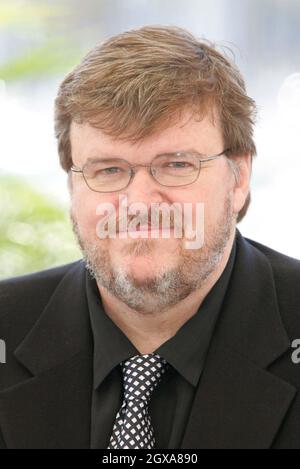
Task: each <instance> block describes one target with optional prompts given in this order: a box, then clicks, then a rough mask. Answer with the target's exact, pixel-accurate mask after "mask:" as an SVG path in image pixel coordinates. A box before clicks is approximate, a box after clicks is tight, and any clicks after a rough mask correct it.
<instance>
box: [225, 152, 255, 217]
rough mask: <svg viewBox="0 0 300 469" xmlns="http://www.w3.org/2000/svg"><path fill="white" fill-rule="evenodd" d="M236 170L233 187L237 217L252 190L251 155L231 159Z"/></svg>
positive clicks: (234, 207) (234, 208) (234, 209)
mask: <svg viewBox="0 0 300 469" xmlns="http://www.w3.org/2000/svg"><path fill="white" fill-rule="evenodd" d="M230 159H231V160H232V161H233V163H234V166H235V168H236V171H235V172H236V177H235V178H234V187H233V211H234V213H235V214H236V215H238V213H239V212H240V210H241V209H242V208H243V206H244V204H245V201H246V198H247V195H248V193H249V189H250V178H251V171H252V156H251V154H250V153H249V154H245V155H236V156H232V157H231V158H230Z"/></svg>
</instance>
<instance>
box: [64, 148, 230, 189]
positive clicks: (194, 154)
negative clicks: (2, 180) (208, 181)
mask: <svg viewBox="0 0 300 469" xmlns="http://www.w3.org/2000/svg"><path fill="white" fill-rule="evenodd" d="M229 151H230V149H229V148H227V149H226V150H223V151H222V152H221V153H218V154H217V155H212V156H206V157H205V158H203V156H199V153H195V152H174V154H175V155H176V154H180V153H189V154H190V155H192V156H194V157H196V158H197V159H198V160H199V161H200V165H199V168H198V174H197V176H196V178H195V180H194V181H193V182H188V183H187V184H182V185H175V186H169V185H166V184H161V183H160V182H159V181H158V180H157V179H156V178H155V176H154V174H153V172H154V168H153V166H152V165H153V162H154V161H155V160H156V159H157V158H158V157H160V156H162V155H156V156H155V157H154V158H153V160H152V161H151V163H150V164H135V165H132V164H131V163H129V161H127V160H124V159H123V158H112V159H113V160H119V161H125V162H126V164H127V165H128V167H129V168H130V179H129V181H128V183H127V184H126V186H124V187H122V189H117V190H114V191H99V190H96V189H93V188H92V187H91V186H90V185H89V183H88V181H87V179H86V176H85V174H84V168H85V166H86V165H84V166H83V167H82V168H78V167H76V166H75V165H72V166H71V168H70V170H71V171H72V172H73V173H81V174H82V176H83V179H84V181H85V183H86V185H87V186H88V188H89V189H90V190H91V191H93V192H100V193H103V194H106V193H110V192H119V191H122V190H124V189H127V187H128V186H129V184H130V183H131V182H132V180H133V178H134V176H135V174H136V171H134V168H136V167H138V166H141V167H143V168H149V171H148V172H149V174H150V175H151V176H152V178H153V179H154V181H155V182H157V184H159V185H160V186H163V187H185V186H190V185H191V184H194V183H195V182H196V181H197V180H198V178H199V175H200V170H201V164H202V163H206V162H207V161H212V160H216V159H217V158H220V157H221V156H226V157H227V155H225V153H228V152H229Z"/></svg>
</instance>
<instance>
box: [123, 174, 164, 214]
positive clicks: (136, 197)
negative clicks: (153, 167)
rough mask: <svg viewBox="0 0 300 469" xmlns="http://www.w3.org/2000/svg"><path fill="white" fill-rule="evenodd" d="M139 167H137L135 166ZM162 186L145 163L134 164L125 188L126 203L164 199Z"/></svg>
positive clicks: (146, 202)
mask: <svg viewBox="0 0 300 469" xmlns="http://www.w3.org/2000/svg"><path fill="white" fill-rule="evenodd" d="M137 167H139V168H137ZM165 189H166V188H164V187H163V186H162V185H161V184H159V183H158V182H157V181H156V180H155V179H154V177H153V176H152V174H151V173H150V168H149V167H148V166H146V165H135V166H134V168H133V175H132V178H131V181H130V183H129V185H128V187H127V188H126V195H127V200H128V203H131V202H132V203H133V202H143V203H145V204H147V205H148V204H149V203H151V202H152V203H153V202H162V201H163V200H165V198H166V197H165V194H164V190H165Z"/></svg>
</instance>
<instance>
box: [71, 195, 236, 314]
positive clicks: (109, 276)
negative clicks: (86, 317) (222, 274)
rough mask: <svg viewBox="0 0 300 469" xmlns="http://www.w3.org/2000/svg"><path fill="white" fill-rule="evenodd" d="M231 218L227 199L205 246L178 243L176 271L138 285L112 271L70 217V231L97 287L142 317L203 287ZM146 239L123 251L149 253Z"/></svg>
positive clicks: (123, 273)
mask: <svg viewBox="0 0 300 469" xmlns="http://www.w3.org/2000/svg"><path fill="white" fill-rule="evenodd" d="M234 219H235V218H234V215H233V212H232V204H231V199H230V196H228V197H227V199H226V202H225V206H224V211H223V214H222V216H221V217H220V220H219V222H218V224H217V226H216V227H215V229H214V231H213V232H212V233H210V234H206V235H205V238H206V239H205V244H204V246H203V247H202V248H200V249H185V248H184V247H183V243H181V244H180V248H179V249H180V253H179V262H178V265H177V266H176V268H169V269H161V271H159V272H158V273H157V275H155V276H154V277H153V278H151V279H147V281H144V282H141V281H138V280H137V279H135V278H134V277H133V276H131V275H130V274H129V273H128V272H127V271H125V270H124V269H122V268H121V267H120V268H116V269H115V268H113V267H112V265H111V260H110V256H109V253H108V252H107V250H106V249H104V248H103V247H102V246H101V242H100V243H96V242H95V241H92V242H91V241H89V240H83V239H82V238H81V236H80V231H79V226H78V224H77V222H76V220H75V218H74V216H73V215H72V214H71V221H72V225H73V231H74V233H75V236H76V238H77V241H78V244H79V246H80V249H81V251H82V254H83V258H84V261H85V264H86V268H87V270H88V271H89V273H90V274H91V276H92V277H93V278H94V279H95V280H96V281H97V284H98V285H101V286H102V287H104V288H106V289H107V290H108V292H109V293H110V294H112V295H113V296H115V297H116V298H118V299H119V300H120V301H122V302H123V303H125V304H126V305H127V306H128V307H130V308H132V309H133V310H135V311H137V312H140V313H143V314H153V313H157V312H163V311H165V310H167V309H169V308H170V307H171V306H173V305H175V304H177V303H179V302H180V301H181V300H183V299H184V298H186V297H187V296H188V295H190V294H191V293H192V292H194V291H195V290H197V289H199V288H201V287H203V285H204V284H205V283H206V281H207V279H208V278H209V277H210V275H211V274H212V273H213V272H214V271H215V270H216V268H217V266H218V264H219V263H220V261H221V259H222V257H223V254H224V251H225V248H226V246H227V244H228V241H229V239H230V237H231V233H232V229H233V226H234V225H233V221H234ZM154 242H159V241H154V240H151V239H150V240H149V239H138V240H135V241H134V240H133V241H132V243H131V244H130V246H128V247H127V249H129V250H130V253H131V254H132V255H135V256H137V255H139V254H149V253H151V250H152V245H151V243H154Z"/></svg>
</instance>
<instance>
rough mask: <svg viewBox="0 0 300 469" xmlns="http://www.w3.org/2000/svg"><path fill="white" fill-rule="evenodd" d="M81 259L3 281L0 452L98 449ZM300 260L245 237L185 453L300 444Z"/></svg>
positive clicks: (186, 437)
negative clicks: (299, 346) (297, 346)
mask: <svg viewBox="0 0 300 469" xmlns="http://www.w3.org/2000/svg"><path fill="white" fill-rule="evenodd" d="M84 275H85V268H84V264H83V262H82V261H77V262H75V263H72V264H69V265H65V266H62V267H59V268H55V269H50V270H47V271H43V272H38V273H35V274H31V275H27V276H23V277H19V278H15V279H10V280H6V281H2V282H1V283H0V338H2V339H4V340H5V341H6V345H7V363H6V364H0V448H89V446H90V415H91V396H92V378H93V366H92V362H93V356H92V354H93V345H92V333H91V330H90V323H89V314H88V309H87V300H86V296H85V290H84ZM298 338H299V339H300V261H297V260H295V259H292V258H290V257H287V256H284V255H283V254H280V253H278V252H276V251H273V250H272V249H270V248H268V247H266V246H263V245H261V244H259V243H256V242H254V241H251V240H248V239H246V238H243V237H242V236H241V234H240V233H239V231H237V256H236V263H235V266H234V269H233V272H232V278H231V281H230V285H229V288H228V291H227V294H226V297H225V302H224V304H223V309H222V312H221V315H220V319H219V321H218V324H217V327H216V331H215V333H214V336H213V339H212V342H211V346H210V349H209V352H208V355H207V359H206V363H205V369H204V372H203V375H202V378H201V382H200V386H199V388H198V390H197V393H196V397H195V400H194V402H193V407H192V411H191V415H190V418H189V420H188V424H187V427H186V431H185V434H184V438H183V442H182V446H181V447H182V448H271V447H272V448H300V399H299V387H300V365H296V364H294V363H293V361H292V359H291V355H292V352H293V349H292V348H291V342H292V341H293V340H294V339H298Z"/></svg>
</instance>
